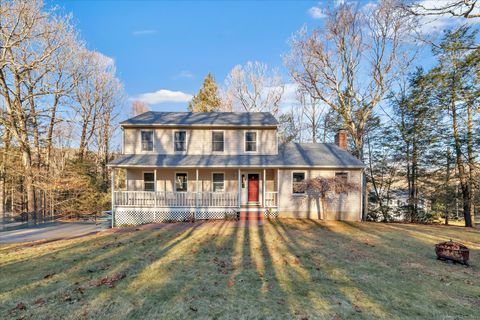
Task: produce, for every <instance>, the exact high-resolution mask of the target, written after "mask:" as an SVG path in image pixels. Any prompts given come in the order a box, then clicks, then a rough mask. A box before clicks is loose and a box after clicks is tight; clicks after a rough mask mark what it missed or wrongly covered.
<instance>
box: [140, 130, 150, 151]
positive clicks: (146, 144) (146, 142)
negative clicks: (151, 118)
mask: <svg viewBox="0 0 480 320" xmlns="http://www.w3.org/2000/svg"><path fill="white" fill-rule="evenodd" d="M140 136H141V139H142V151H153V131H152V130H142V131H140Z"/></svg>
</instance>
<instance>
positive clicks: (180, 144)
mask: <svg viewBox="0 0 480 320" xmlns="http://www.w3.org/2000/svg"><path fill="white" fill-rule="evenodd" d="M173 148H174V150H175V152H184V151H187V131H174V132H173Z"/></svg>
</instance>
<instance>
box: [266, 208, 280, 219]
mask: <svg viewBox="0 0 480 320" xmlns="http://www.w3.org/2000/svg"><path fill="white" fill-rule="evenodd" d="M263 217H264V218H265V219H275V218H278V210H277V209H275V208H269V209H265V211H264V213H263Z"/></svg>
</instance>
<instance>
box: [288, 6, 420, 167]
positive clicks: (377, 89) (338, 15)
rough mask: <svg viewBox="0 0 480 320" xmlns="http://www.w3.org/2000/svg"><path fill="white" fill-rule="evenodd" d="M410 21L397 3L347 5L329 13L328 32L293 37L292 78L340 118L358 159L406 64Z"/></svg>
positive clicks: (290, 62)
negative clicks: (403, 51)
mask: <svg viewBox="0 0 480 320" xmlns="http://www.w3.org/2000/svg"><path fill="white" fill-rule="evenodd" d="M411 20H412V18H411V17H410V15H408V14H406V13H405V12H404V11H403V10H399V9H398V8H397V7H396V5H395V1H393V0H383V1H380V2H379V3H378V4H377V5H373V6H368V7H366V8H365V7H362V8H359V7H358V5H357V4H353V3H348V2H347V3H344V4H341V5H338V6H336V7H334V8H333V9H332V10H330V11H328V13H327V21H326V26H325V28H324V29H317V30H314V31H313V32H311V33H308V32H307V30H306V29H305V28H304V29H302V30H300V31H299V32H298V33H297V35H296V36H294V37H293V38H292V39H291V42H290V44H291V52H290V54H289V55H287V57H286V59H285V61H286V65H287V66H288V68H289V70H290V74H291V76H292V77H293V79H294V80H295V81H296V82H297V83H298V85H299V86H300V87H301V88H302V89H303V90H305V91H306V92H309V93H310V94H311V95H312V96H313V97H316V98H317V99H319V101H321V102H322V103H325V104H326V105H327V106H329V107H330V108H332V109H333V110H335V112H336V113H337V114H338V115H339V116H340V117H341V118H342V120H343V124H342V125H343V126H344V127H345V129H347V130H348V132H349V134H350V136H351V137H352V141H353V143H354V154H355V155H356V156H357V157H358V158H359V159H363V147H364V135H365V132H366V130H367V123H368V120H369V118H370V116H371V114H372V111H373V110H374V108H375V107H376V106H377V105H378V104H379V103H380V102H381V101H382V99H383V97H384V94H385V92H386V91H387V90H388V88H389V87H390V86H391V83H392V81H394V79H395V73H396V70H397V68H398V66H399V65H400V64H403V65H404V64H405V63H406V62H405V61H403V62H401V61H400V60H401V58H402V56H401V55H400V50H401V44H402V39H404V38H405V37H406V35H408V33H409V31H410V28H411V27H412V26H413V24H412V22H411Z"/></svg>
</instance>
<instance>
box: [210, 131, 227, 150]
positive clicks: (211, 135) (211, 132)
mask: <svg viewBox="0 0 480 320" xmlns="http://www.w3.org/2000/svg"><path fill="white" fill-rule="evenodd" d="M214 132H221V133H223V151H214V150H213V133H214ZM210 137H211V145H210V148H211V150H212V153H213V154H223V153H225V130H210Z"/></svg>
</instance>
